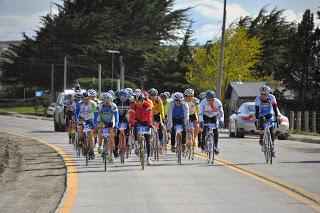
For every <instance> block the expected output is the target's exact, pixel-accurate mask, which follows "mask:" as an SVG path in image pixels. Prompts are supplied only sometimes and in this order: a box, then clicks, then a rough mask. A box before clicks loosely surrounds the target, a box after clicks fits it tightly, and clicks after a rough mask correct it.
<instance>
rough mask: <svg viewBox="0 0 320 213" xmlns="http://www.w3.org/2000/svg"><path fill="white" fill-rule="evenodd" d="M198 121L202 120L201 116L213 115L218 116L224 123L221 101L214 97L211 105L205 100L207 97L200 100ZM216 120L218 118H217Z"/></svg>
mask: <svg viewBox="0 0 320 213" xmlns="http://www.w3.org/2000/svg"><path fill="white" fill-rule="evenodd" d="M199 108H200V109H199V121H200V122H203V121H204V120H203V116H206V117H208V118H213V117H214V116H218V118H219V122H220V123H224V112H223V107H222V103H221V101H220V100H219V99H217V98H215V99H214V101H213V102H212V105H210V103H209V102H208V101H207V99H203V100H202V101H201V102H200V106H199ZM217 121H218V120H217Z"/></svg>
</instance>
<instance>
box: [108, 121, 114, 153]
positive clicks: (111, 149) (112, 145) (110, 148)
mask: <svg viewBox="0 0 320 213" xmlns="http://www.w3.org/2000/svg"><path fill="white" fill-rule="evenodd" d="M114 136H115V134H114V132H113V128H112V127H110V141H109V153H110V156H112V154H113V151H114Z"/></svg>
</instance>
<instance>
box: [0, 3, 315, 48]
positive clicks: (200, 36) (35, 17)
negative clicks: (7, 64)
mask: <svg viewBox="0 0 320 213" xmlns="http://www.w3.org/2000/svg"><path fill="white" fill-rule="evenodd" d="M53 1H54V2H57V3H61V1H60V0H53ZM227 2H228V4H227V24H230V23H231V22H233V21H235V20H237V19H238V18H239V17H241V16H246V15H251V16H255V15H257V14H258V12H259V11H260V9H261V8H262V7H263V6H265V5H268V8H269V10H271V9H273V8H274V7H277V8H278V9H286V11H285V13H284V15H285V16H286V17H287V19H288V21H294V20H296V21H300V20H301V18H302V14H303V12H304V11H305V10H306V9H311V11H312V12H315V11H316V10H317V9H318V8H319V7H320V0H227ZM189 6H194V8H193V9H192V10H191V11H190V12H189V13H190V16H191V18H192V19H193V21H194V24H193V30H194V40H195V42H199V43H205V42H206V41H207V40H212V39H216V38H217V37H219V36H220V34H221V24H222V11H223V0H176V5H175V6H174V9H180V8H186V7H189ZM49 8H50V1H49V0H0V41H8V40H21V39H22V36H21V34H22V32H26V34H27V35H29V36H34V35H35V33H34V30H36V29H37V26H39V25H40V16H41V15H45V14H48V13H49V10H50V9H49ZM53 12H54V13H56V12H57V9H56V8H55V7H53ZM319 23H320V22H319V20H316V24H317V25H318V24H319Z"/></svg>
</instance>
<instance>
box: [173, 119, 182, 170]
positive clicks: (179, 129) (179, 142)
mask: <svg viewBox="0 0 320 213" xmlns="http://www.w3.org/2000/svg"><path fill="white" fill-rule="evenodd" d="M174 129H175V132H176V138H175V139H176V145H177V150H176V155H177V158H178V161H177V163H178V164H180V165H181V156H182V132H183V129H184V127H183V125H175V126H174Z"/></svg>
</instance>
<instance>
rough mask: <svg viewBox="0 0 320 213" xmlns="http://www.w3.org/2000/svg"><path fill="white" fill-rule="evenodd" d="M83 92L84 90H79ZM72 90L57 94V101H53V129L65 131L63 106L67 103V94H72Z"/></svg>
mask: <svg viewBox="0 0 320 213" xmlns="http://www.w3.org/2000/svg"><path fill="white" fill-rule="evenodd" d="M81 92H85V90H81ZM73 93H74V91H73V90H65V91H64V92H61V93H60V94H59V95H58V98H57V101H56V103H55V105H56V106H55V111H54V116H53V122H54V131H60V132H65V131H66V116H65V112H64V108H65V106H66V103H67V98H68V95H69V94H73Z"/></svg>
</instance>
